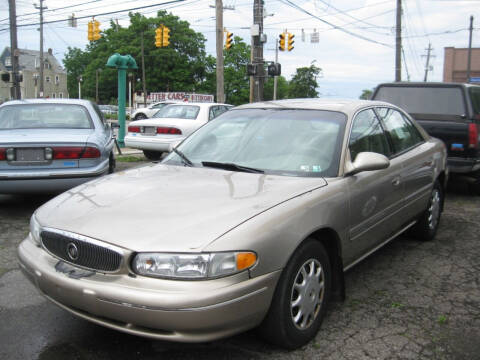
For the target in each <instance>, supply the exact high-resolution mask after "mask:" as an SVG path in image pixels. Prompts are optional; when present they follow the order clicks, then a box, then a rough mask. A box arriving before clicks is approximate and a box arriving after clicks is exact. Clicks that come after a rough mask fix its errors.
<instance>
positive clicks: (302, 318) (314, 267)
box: [290, 259, 325, 330]
mask: <svg viewBox="0 0 480 360" xmlns="http://www.w3.org/2000/svg"><path fill="white" fill-rule="evenodd" d="M324 292H325V277H324V273H323V269H322V265H321V264H320V262H319V261H318V260H316V259H309V260H307V261H305V263H304V264H303V265H302V266H301V267H300V269H299V270H298V272H297V275H296V276H295V281H294V283H293V287H292V294H291V298H290V313H291V316H292V321H293V323H294V324H295V326H296V327H297V328H298V329H301V330H305V329H307V328H308V327H310V325H312V323H313V322H314V321H315V319H316V318H317V316H318V314H319V312H320V308H321V306H322V301H323V296H324Z"/></svg>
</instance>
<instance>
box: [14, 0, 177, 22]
mask: <svg viewBox="0 0 480 360" xmlns="http://www.w3.org/2000/svg"><path fill="white" fill-rule="evenodd" d="M182 1H186V0H171V1H167V2H164V3H161V4H154V5H146V6H137V7H134V8H130V9H123V10H116V11H109V12H105V13H101V14H95V15H85V16H78V17H76V18H77V19H87V18H91V17H92V16H96V17H99V16H103V15H112V14H118V13H122V12H125V11H134V10H140V9H146V8H150V7H154V6H162V5H168V4H174V3H178V2H182ZM65 21H68V19H61V20H51V21H44V22H43V23H44V24H54V23H59V22H65ZM36 25H40V23H31V24H21V25H17V27H25V26H36Z"/></svg>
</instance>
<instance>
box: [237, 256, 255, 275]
mask: <svg viewBox="0 0 480 360" xmlns="http://www.w3.org/2000/svg"><path fill="white" fill-rule="evenodd" d="M256 262H257V255H255V254H254V253H252V252H241V253H237V270H239V271H240V270H243V269H247V268H249V267H250V266H253V265H254V264H255V263H256Z"/></svg>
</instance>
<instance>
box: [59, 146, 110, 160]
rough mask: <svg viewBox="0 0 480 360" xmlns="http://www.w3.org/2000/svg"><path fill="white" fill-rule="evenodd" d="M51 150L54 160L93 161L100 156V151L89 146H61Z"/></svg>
mask: <svg viewBox="0 0 480 360" xmlns="http://www.w3.org/2000/svg"><path fill="white" fill-rule="evenodd" d="M52 150H53V159H54V160H73V159H95V158H99V157H100V156H101V154H100V150H98V149H97V148H96V147H91V146H87V147H80V146H62V147H54V148H52Z"/></svg>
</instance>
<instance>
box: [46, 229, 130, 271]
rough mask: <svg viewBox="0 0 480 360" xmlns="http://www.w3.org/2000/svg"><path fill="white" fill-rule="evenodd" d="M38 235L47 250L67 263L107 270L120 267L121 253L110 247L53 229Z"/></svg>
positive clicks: (114, 269)
mask: <svg viewBox="0 0 480 360" xmlns="http://www.w3.org/2000/svg"><path fill="white" fill-rule="evenodd" d="M40 236H41V239H42V244H43V246H44V247H45V248H46V249H47V250H48V251H49V252H51V253H52V254H53V255H55V256H57V257H59V258H60V259H63V260H65V261H67V262H69V263H72V264H75V265H79V266H82V267H86V268H89V269H93V270H98V271H108V272H112V271H116V270H118V269H119V268H120V264H121V262H122V255H121V254H119V253H118V252H116V251H114V250H112V249H109V248H107V247H103V246H100V245H96V244H92V243H90V242H87V241H83V240H80V239H78V238H75V237H73V236H68V235H66V234H61V233H57V232H53V231H42V233H41V234H40ZM74 249H76V251H72V250H74ZM72 254H73V255H76V256H72Z"/></svg>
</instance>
